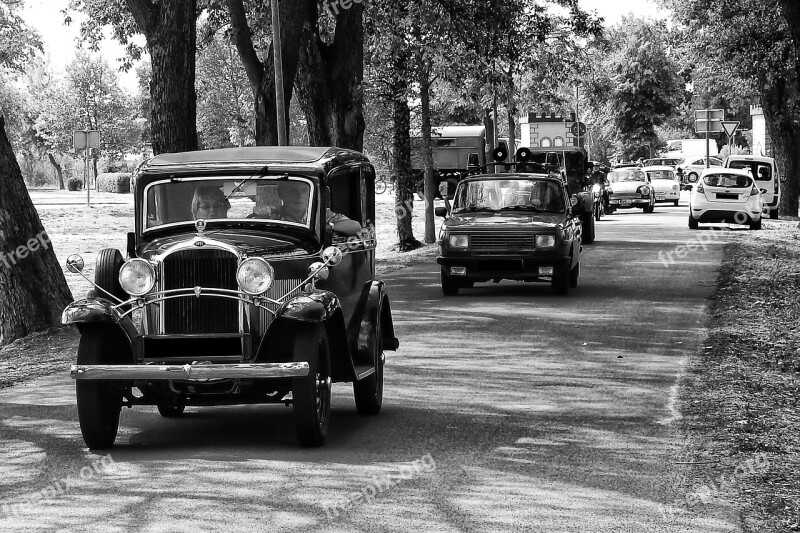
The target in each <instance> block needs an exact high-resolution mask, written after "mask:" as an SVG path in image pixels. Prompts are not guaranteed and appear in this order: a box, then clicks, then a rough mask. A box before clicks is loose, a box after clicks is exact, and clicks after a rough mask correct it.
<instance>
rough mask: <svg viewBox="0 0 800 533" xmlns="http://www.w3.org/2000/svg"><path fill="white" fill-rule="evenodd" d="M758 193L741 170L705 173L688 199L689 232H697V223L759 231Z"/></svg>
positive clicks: (761, 191)
mask: <svg viewBox="0 0 800 533" xmlns="http://www.w3.org/2000/svg"><path fill="white" fill-rule="evenodd" d="M762 193H763V190H762V189H759V188H758V186H757V185H756V183H755V181H754V180H753V178H752V177H751V176H750V173H749V172H747V171H745V170H738V169H730V168H709V169H706V170H704V171H703V172H702V174H700V179H699V181H698V182H697V184H696V186H695V187H694V188H693V189H692V192H691V195H690V196H689V228H690V229H697V228H698V224H699V223H701V222H710V223H718V222H727V223H729V224H747V225H749V226H750V229H761V213H762V210H763V208H764V201H763V199H762V198H761V195H762Z"/></svg>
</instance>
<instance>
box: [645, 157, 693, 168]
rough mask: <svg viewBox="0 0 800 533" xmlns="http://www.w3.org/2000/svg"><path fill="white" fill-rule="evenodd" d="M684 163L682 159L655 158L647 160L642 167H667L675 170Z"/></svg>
mask: <svg viewBox="0 0 800 533" xmlns="http://www.w3.org/2000/svg"><path fill="white" fill-rule="evenodd" d="M681 161H683V159H682V158H680V157H654V158H653V159H645V160H644V164H643V165H642V166H645V167H655V166H667V167H672V169H673V170H675V166H676V165H677V164H678V163H680V162H681Z"/></svg>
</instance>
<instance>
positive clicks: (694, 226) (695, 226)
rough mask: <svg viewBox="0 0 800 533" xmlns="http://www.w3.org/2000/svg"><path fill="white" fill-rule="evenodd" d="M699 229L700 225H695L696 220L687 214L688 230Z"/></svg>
mask: <svg viewBox="0 0 800 533" xmlns="http://www.w3.org/2000/svg"><path fill="white" fill-rule="evenodd" d="M699 227H700V225H699V224H698V223H697V220H696V219H695V218H694V217H693V216H692V215H691V213H690V214H689V229H697V228H699Z"/></svg>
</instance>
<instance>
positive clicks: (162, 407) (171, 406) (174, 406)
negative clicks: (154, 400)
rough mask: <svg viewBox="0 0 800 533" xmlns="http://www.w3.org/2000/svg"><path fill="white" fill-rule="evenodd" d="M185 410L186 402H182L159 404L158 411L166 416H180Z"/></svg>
mask: <svg viewBox="0 0 800 533" xmlns="http://www.w3.org/2000/svg"><path fill="white" fill-rule="evenodd" d="M184 410H186V404H185V403H182V402H179V403H166V402H165V403H160V404H158V413H159V414H160V415H161V416H163V417H164V418H178V417H179V416H181V415H183V411H184Z"/></svg>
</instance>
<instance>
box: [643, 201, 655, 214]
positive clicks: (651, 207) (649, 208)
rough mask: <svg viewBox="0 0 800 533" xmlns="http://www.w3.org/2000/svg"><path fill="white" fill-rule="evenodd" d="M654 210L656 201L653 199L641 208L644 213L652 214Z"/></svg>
mask: <svg viewBox="0 0 800 533" xmlns="http://www.w3.org/2000/svg"><path fill="white" fill-rule="evenodd" d="M655 209H656V201H655V199H651V200H650V203H649V204H647V205H646V206H644V207H643V208H642V211H643V212H645V213H652V212H653V211H655Z"/></svg>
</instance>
